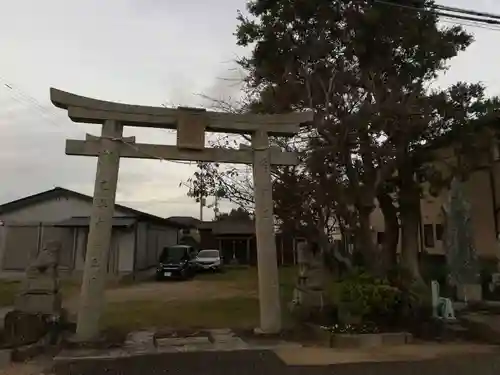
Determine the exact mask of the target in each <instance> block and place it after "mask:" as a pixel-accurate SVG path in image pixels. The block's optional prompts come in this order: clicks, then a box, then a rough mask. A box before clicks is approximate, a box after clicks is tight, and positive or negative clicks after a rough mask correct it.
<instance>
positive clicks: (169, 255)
mask: <svg viewBox="0 0 500 375" xmlns="http://www.w3.org/2000/svg"><path fill="white" fill-rule="evenodd" d="M195 258H196V250H195V249H194V248H193V247H192V246H189V245H174V246H169V247H164V248H163V250H162V252H161V254H160V259H159V264H158V267H157V268H156V279H157V280H165V279H182V280H186V279H189V278H192V277H193V276H194V275H195V273H196V265H195V264H194V263H193V259H195Z"/></svg>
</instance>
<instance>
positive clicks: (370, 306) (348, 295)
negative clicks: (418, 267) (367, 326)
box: [339, 271, 401, 319]
mask: <svg viewBox="0 0 500 375" xmlns="http://www.w3.org/2000/svg"><path fill="white" fill-rule="evenodd" d="M400 300H401V291H400V290H399V289H398V288H395V287H393V286H391V285H390V284H389V283H388V281H387V280H384V279H379V278H375V277H373V276H371V275H369V274H367V273H364V272H361V271H355V272H353V273H352V274H350V275H349V276H348V277H347V278H346V279H344V280H343V281H342V282H341V283H340V285H339V305H340V306H339V307H340V308H341V309H342V310H343V311H345V312H347V313H348V314H349V315H351V316H357V317H360V318H361V319H367V318H370V317H374V316H386V315H391V314H392V313H393V312H394V311H395V308H396V306H397V305H398V303H399V301H400Z"/></svg>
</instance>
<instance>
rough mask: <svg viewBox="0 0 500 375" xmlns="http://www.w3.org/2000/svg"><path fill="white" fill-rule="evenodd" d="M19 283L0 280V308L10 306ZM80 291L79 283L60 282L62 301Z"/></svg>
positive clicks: (119, 284)
mask: <svg viewBox="0 0 500 375" xmlns="http://www.w3.org/2000/svg"><path fill="white" fill-rule="evenodd" d="M123 285H127V283H118V282H116V281H112V282H109V285H108V287H109V288H113V287H117V286H123ZM20 287H21V281H19V280H0V307H6V306H12V305H13V304H14V300H15V298H16V295H17V294H18V293H19V291H20ZM79 291H80V282H79V281H76V280H62V281H61V293H62V296H63V299H66V298H68V297H72V296H74V295H75V294H77V293H78V292H79Z"/></svg>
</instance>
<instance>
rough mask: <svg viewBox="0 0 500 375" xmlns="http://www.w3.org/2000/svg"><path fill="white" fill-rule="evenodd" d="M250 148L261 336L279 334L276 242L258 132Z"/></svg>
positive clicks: (263, 139)
mask: <svg viewBox="0 0 500 375" xmlns="http://www.w3.org/2000/svg"><path fill="white" fill-rule="evenodd" d="M252 147H253V149H254V163H253V179H254V189H255V214H256V215H255V216H256V217H255V227H256V235H257V268H258V275H259V305H260V330H261V331H262V333H276V332H279V331H280V330H281V302H280V290H279V276H278V262H277V256H276V241H275V239H274V218H273V197H272V183H271V162H270V155H269V138H268V135H267V133H266V132H265V131H258V132H256V133H254V134H253V136H252Z"/></svg>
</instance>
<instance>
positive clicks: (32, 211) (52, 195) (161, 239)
mask: <svg viewBox="0 0 500 375" xmlns="http://www.w3.org/2000/svg"><path fill="white" fill-rule="evenodd" d="M92 200H93V199H92V197H91V196H88V195H85V194H81V193H78V192H76V191H72V190H68V189H65V188H61V187H56V188H54V189H51V190H47V191H44V192H41V193H38V194H34V195H30V196H28V197H24V198H21V199H17V200H14V201H12V202H8V203H5V204H2V205H0V274H1V273H2V272H4V273H6V272H7V271H23V270H25V269H26V267H27V266H28V264H29V262H30V259H31V258H33V257H34V256H36V254H37V253H38V252H39V251H40V249H41V248H42V247H43V245H44V244H45V243H47V242H48V241H50V240H57V241H59V242H60V243H61V246H62V249H61V254H60V265H61V269H62V270H65V271H67V272H68V273H70V274H75V275H79V274H81V271H82V270H83V266H84V263H85V253H86V248H87V238H88V233H89V223H90V215H91V211H92ZM112 225H113V227H112V237H111V246H110V249H109V256H108V265H107V271H108V274H109V275H110V276H119V275H127V274H129V275H130V274H132V275H134V274H136V273H137V272H140V271H143V270H147V269H149V268H151V267H154V266H155V265H156V263H157V260H158V256H159V253H160V251H161V250H162V249H163V247H165V246H169V245H174V244H176V243H177V242H178V240H179V233H180V231H181V230H182V229H183V228H186V227H187V226H186V225H185V224H183V223H179V222H176V221H172V220H169V219H165V218H162V217H158V216H155V215H151V214H148V213H145V212H142V211H138V210H135V209H133V208H130V207H126V206H123V205H120V204H115V212H114V217H113V222H112Z"/></svg>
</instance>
